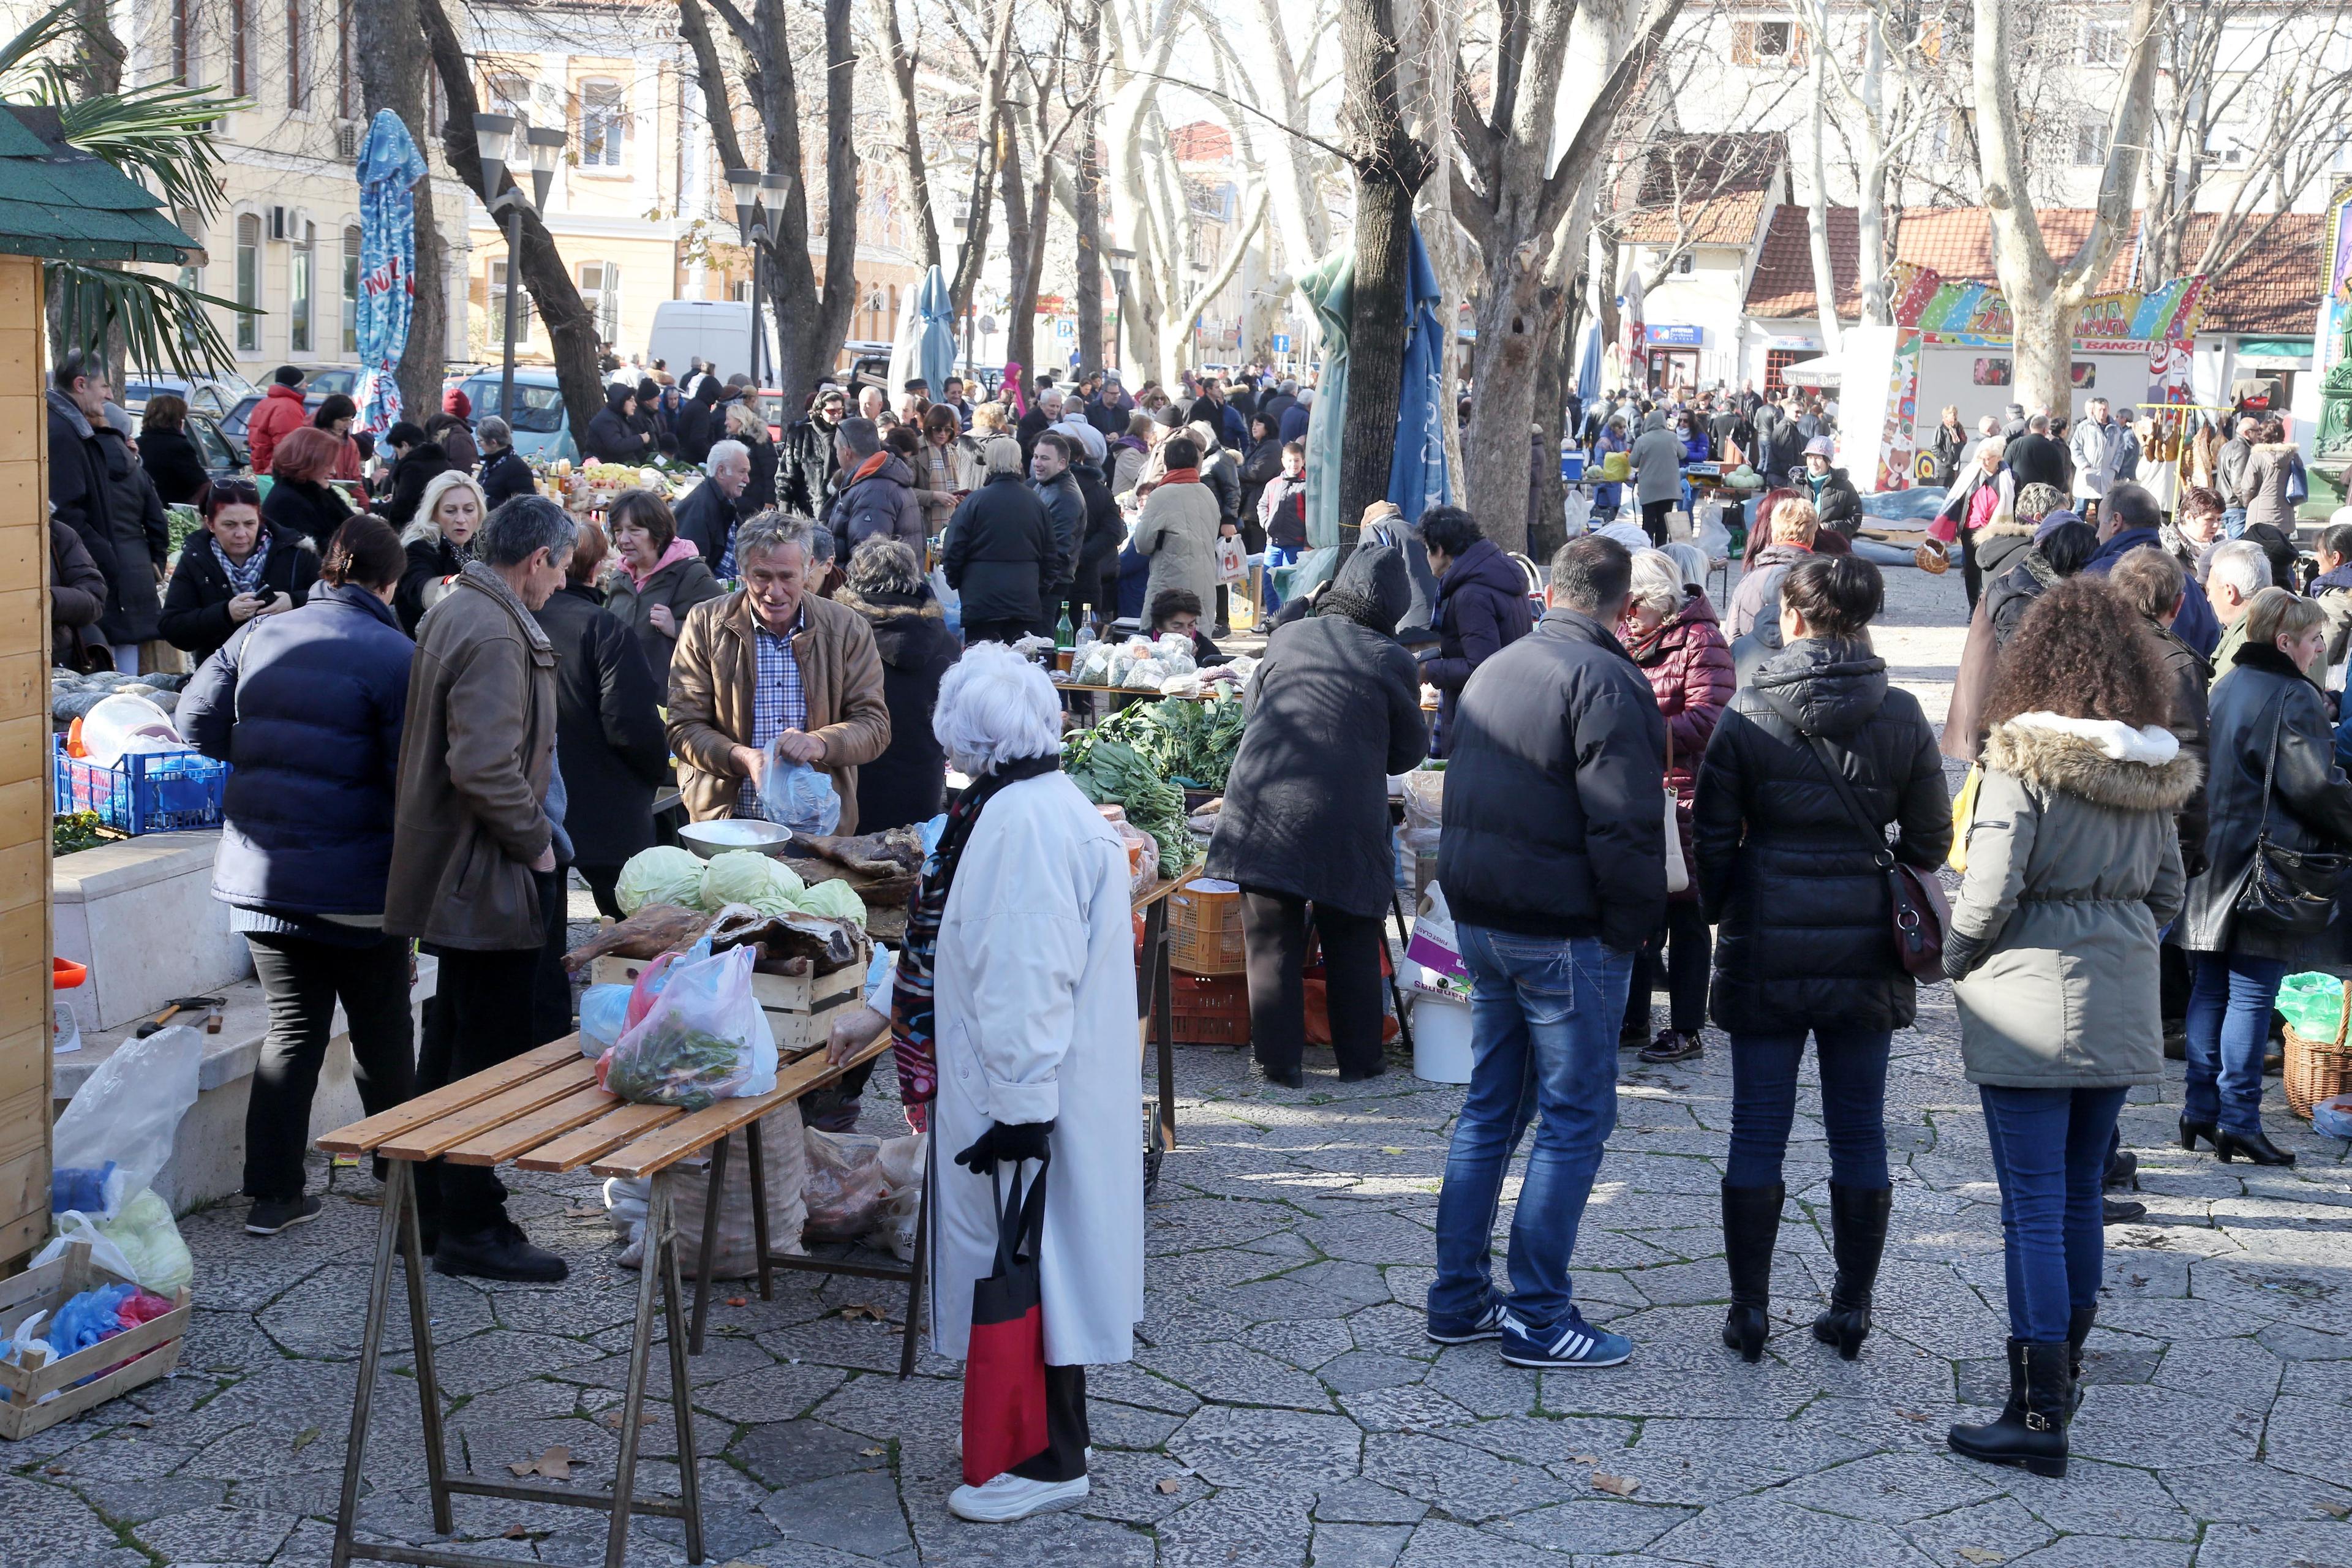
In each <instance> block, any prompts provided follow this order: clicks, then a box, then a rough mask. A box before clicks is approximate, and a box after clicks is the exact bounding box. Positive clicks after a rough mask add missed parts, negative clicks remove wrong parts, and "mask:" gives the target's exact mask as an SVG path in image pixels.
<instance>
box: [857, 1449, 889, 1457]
mask: <svg viewBox="0 0 2352 1568" xmlns="http://www.w3.org/2000/svg"><path fill="white" fill-rule="evenodd" d="M857 1451H858V1453H859V1454H861V1455H863V1456H864V1457H865V1458H869V1459H878V1458H881V1457H882V1456H883V1454H884V1453H886V1452H887V1449H882V1448H860V1449H858V1450H857Z"/></svg>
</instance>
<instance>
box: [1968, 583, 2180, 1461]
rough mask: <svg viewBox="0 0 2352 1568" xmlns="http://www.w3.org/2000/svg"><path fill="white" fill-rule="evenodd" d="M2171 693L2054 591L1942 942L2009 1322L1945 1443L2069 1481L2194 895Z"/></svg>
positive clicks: (2019, 678) (2128, 648) (2009, 701)
mask: <svg viewBox="0 0 2352 1568" xmlns="http://www.w3.org/2000/svg"><path fill="white" fill-rule="evenodd" d="M2170 707H2171V702H2170V696H2169V691H2168V682H2167V679H2166V676H2165V670H2164V661H2163V657H2162V655H2161V654H2160V653H2159V652H2158V647H2157V645H2156V641H2155V639H2154V638H2153V637H2151V636H2150V635H2149V633H2148V631H2147V627H2146V625H2145V624H2144V623H2143V622H2142V621H2141V620H2140V618H2139V616H2137V615H2136V614H2134V613H2133V610H2132V608H2131V606H2130V605H2128V604H2126V601H2125V599H2124V597H2123V595H2120V594H2118V593H2116V591H2115V590H2114V589H2113V588H2111V587H2110V586H2108V585H2107V584H2105V583H2103V582H2100V581H2098V580H2097V579H2095V578H2090V577H2083V576H2074V577H2069V578H2066V579H2064V580H2063V581H2061V582H2058V583H2054V584H2051V586H2050V588H2049V591H2048V592H2046V593H2044V594H2043V595H2042V596H2041V597H2040V598H2039V599H2038V600H2037V601H2036V602H2035V603H2034V605H2032V608H2031V609H2029V610H2027V611H2026V613H2025V617H2024V619H2023V621H2022V622H2021V623H2020V625H2019V626H2018V629H2017V634H2016V636H2015V637H2012V638H2011V641H2010V643H2009V645H2008V647H2006V648H2005V649H2004V650H2003V652H2002V656H2001V661H2000V675H1999V677H1998V678H1997V679H1996V680H1995V681H1994V684H1993V689H1992V695H1991V698H1990V701H1989V702H1988V704H1987V707H1986V717H1987V718H1988V719H1989V720H1990V730H1989V731H1988V733H1987V735H1986V737H1985V745H1984V753H1983V768H1984V775H1983V782H1982V783H1981V784H1979V786H1978V793H1977V801H1976V811H1975V814H1974V816H1972V817H1971V818H1970V820H1969V824H1968V827H1967V833H1968V873H1967V877H1966V879H1964V880H1963V881H1962V883H1961V885H1960V897H1959V901H1958V905H1957V906H1956V907H1955V908H1954V910H1953V911H1952V922H1951V931H1950V934H1949V935H1948V937H1947V938H1946V940H1945V943H1944V973H1946V974H1947V975H1948V976H1949V977H1950V978H1951V980H1952V982H1953V991H1954V994H1955V995H1956V996H1957V997H1958V1003H1959V1010H1960V1058H1961V1061H1962V1064H1963V1066H1964V1067H1965V1068H1966V1070H1967V1073H1968V1077H1969V1081H1970V1082H1971V1083H1974V1084H1975V1085H1976V1086H1977V1093H1978V1096H1979V1100H1981V1101H1982V1103H1983V1106H1984V1114H1985V1129H1986V1133H1987V1138H1988V1142H1990V1144H1991V1149H1992V1162H1993V1172H1994V1174H1995V1175H1996V1176H1997V1177H1998V1179H1999V1181H2000V1223H2001V1239H2002V1244H2003V1248H2004V1251H2003V1262H2004V1266H2005V1271H2006V1275H2007V1283H2008V1295H2009V1323H2010V1331H2009V1402H2008V1404H2007V1405H2006V1406H2005V1407H2004V1408H2003V1409H2002V1411H2001V1413H2000V1415H1999V1416H1997V1417H1996V1418H1994V1419H1993V1420H1991V1421H1990V1422H1987V1423H1984V1424H1983V1425H1980V1426H1954V1427H1953V1428H1952V1429H1951V1432H1950V1434H1949V1436H1948V1441H1949V1443H1950V1445H1951V1447H1952V1451H1953V1452H1955V1453H1958V1454H1965V1455H1967V1456H1968V1457H1969V1458H1976V1459H1984V1460H1987V1461H1989V1462H1990V1463H1993V1464H2001V1465H2021V1466H2023V1467H2024V1468H2026V1469H2029V1470H2031V1471H2032V1472H2033V1473H2034V1474H2036V1475H2042V1476H2063V1475H2064V1474H2065V1473H2066V1425H2067V1423H2068V1421H2069V1420H2070V1419H2071V1418H2072V1416H2073V1415H2074V1406H2075V1405H2076V1403H2077V1398H2076V1394H2075V1383H2076V1380H2077V1379H2078V1377H2079V1376H2080V1373H2081V1367H2082V1355H2083V1342H2084V1338H2085V1337H2086V1336H2087V1335H2088V1334H2089V1333H2090V1331H2091V1323H2092V1321H2093V1319H2094V1318H2095V1316H2096V1315H2097V1311H2098V1299H2099V1285H2100V1277H2101V1272H2102V1268H2103V1262H2102V1258H2101V1250H2102V1247H2103V1245H2104V1237H2103V1235H2102V1232H2101V1226H2102V1223H2103V1222H2102V1218H2101V1213H2100V1208H2101V1183H2102V1179H2103V1178H2104V1176H2105V1172H2106V1167H2107V1154H2108V1147H2109V1142H2110V1140H2111V1139H2112V1137H2113V1134H2114V1132H2115V1130H2116V1114H2117V1113H2118V1112H2119V1111H2120V1110H2122V1109H2123V1103H2124V1097H2125V1095H2126V1092H2127V1091H2128V1090H2129V1089H2131V1088H2132V1086H2134V1085H2136V1084H2146V1083H2155V1082H2157V1081H2158V1079H2160V1078H2161V1077H2162V1074H2163V1067H2164V1025H2163V1023H2162V1020H2161V1019H2160V1018H2159V1016H2158V989H2159V987H2158V965H2157V938H2158V932H2160V931H2162V930H2163V929H2164V928H2165V926H2166V925H2167V924H2168V923H2169V922H2170V921H2171V920H2172V918H2173V917H2174V915H2176V914H2177V913H2179V910H2180V904H2181V891H2182V877H2181V868H2180V841H2179V836H2178V834H2177V833H2176V831H2175V829H2174V826H2173V814H2174V813H2176V812H2178V811H2179V809H2180V807H2181V806H2182V805H2184V804H2186V803H2187V801H2188V800H2189V796H2190V795H2193V794H2194V793H2195V792H2196V791H2197V790H2198V789H2199V787H2200V784H2201V783H2202V781H2201V779H2200V772H2201V770H2200V768H2199V767H2198V765H2197V761H2196V759H2195V758H2194V757H2192V756H2189V755H2187V754H2185V753H2184V752H2182V751H2181V749H2180V742H2179V740H2178V739H2176V738H2175V737H2174V735H2173V734H2172V732H2171V731H2170V730H2168V728H2167V727H2166V724H2167V721H2168V718H2169V717H2170Z"/></svg>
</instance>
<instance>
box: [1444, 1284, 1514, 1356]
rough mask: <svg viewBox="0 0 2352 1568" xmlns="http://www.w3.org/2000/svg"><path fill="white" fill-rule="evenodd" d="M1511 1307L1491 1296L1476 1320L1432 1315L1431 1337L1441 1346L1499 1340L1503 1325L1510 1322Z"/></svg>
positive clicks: (1498, 1297)
mask: <svg viewBox="0 0 2352 1568" xmlns="http://www.w3.org/2000/svg"><path fill="white" fill-rule="evenodd" d="M1510 1316H1511V1311H1510V1307H1509V1305H1508V1304H1507V1302H1506V1301H1505V1300H1504V1299H1503V1298H1502V1297H1500V1296H1489V1297H1487V1298H1486V1306H1485V1307H1483V1308H1481V1309H1480V1310H1479V1312H1478V1315H1477V1316H1476V1317H1475V1318H1441V1317H1438V1316H1437V1315H1435V1314H1434V1313H1432V1314H1431V1316H1430V1320H1429V1330H1428V1332H1429V1337H1430V1339H1431V1341H1432V1342H1434V1343H1437V1344H1441V1345H1466V1344H1469V1343H1471V1342H1473V1341H1475V1340H1499V1339H1501V1338H1502V1337H1503V1325H1504V1324H1505V1323H1506V1322H1508V1321H1510Z"/></svg>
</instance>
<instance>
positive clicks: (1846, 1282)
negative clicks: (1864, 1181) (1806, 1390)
mask: <svg viewBox="0 0 2352 1568" xmlns="http://www.w3.org/2000/svg"><path fill="white" fill-rule="evenodd" d="M1894 1207H1895V1191H1894V1189H1893V1188H1891V1187H1842V1186H1839V1185H1838V1184H1836V1183H1834V1182H1832V1183H1831V1184H1830V1247H1831V1250H1832V1251H1833V1252H1834V1253H1835V1254H1836V1255H1837V1284H1836V1286H1835V1288H1834V1289H1832V1290H1831V1291H1830V1310H1828V1311H1826V1312H1823V1313H1822V1315H1821V1316H1820V1317H1818V1318H1815V1319H1814V1320H1813V1338H1815V1339H1817V1340H1819V1341H1821V1342H1822V1343H1823V1344H1825V1345H1835V1346H1837V1352H1838V1354H1840V1355H1842V1356H1843V1357H1844V1358H1845V1359H1846V1360H1848V1361H1853V1360H1854V1359H1856V1358H1857V1357H1859V1356H1860V1355H1861V1354H1862V1342H1863V1339H1864V1336H1865V1335H1867V1334H1868V1333H1869V1332H1870V1292H1871V1289H1872V1287H1874V1285H1876V1284H1877V1283H1878V1259H1879V1258H1880V1256H1881V1255H1882V1254H1884V1253H1885V1250H1886V1216H1887V1215H1888V1214H1889V1213H1890V1212H1891V1211H1892V1210H1893V1209H1894Z"/></svg>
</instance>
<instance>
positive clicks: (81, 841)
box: [53, 811, 106, 855]
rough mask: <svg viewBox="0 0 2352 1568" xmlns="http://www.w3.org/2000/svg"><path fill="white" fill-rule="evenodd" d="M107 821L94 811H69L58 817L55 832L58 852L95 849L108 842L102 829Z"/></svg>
mask: <svg viewBox="0 0 2352 1568" xmlns="http://www.w3.org/2000/svg"><path fill="white" fill-rule="evenodd" d="M104 826H106V825H105V823H104V822H103V821H101V820H100V817H99V815H98V813H96V812H94V811H69V812H67V813H66V814H65V815H63V816H59V817H58V819H57V824H56V826H55V828H54V830H53V831H54V834H55V837H56V841H57V853H58V854H59V855H71V854H73V853H74V852H76V851H77V850H81V849H95V848H97V847H99V846H100V845H101V844H103V843H105V842H106V835H105V834H104V833H103V832H101V831H100V829H101V828H103V827H104Z"/></svg>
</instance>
